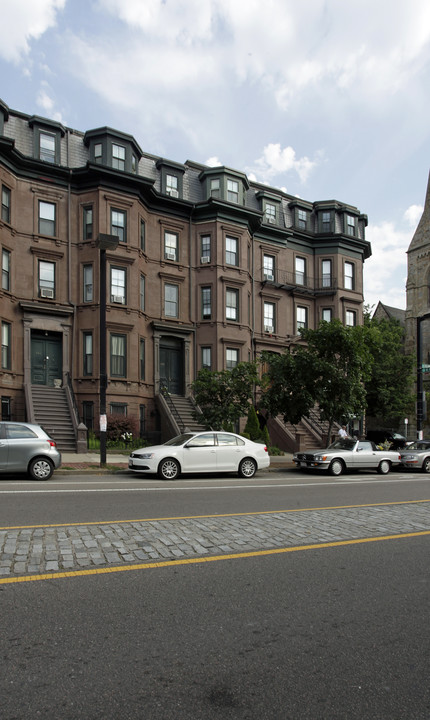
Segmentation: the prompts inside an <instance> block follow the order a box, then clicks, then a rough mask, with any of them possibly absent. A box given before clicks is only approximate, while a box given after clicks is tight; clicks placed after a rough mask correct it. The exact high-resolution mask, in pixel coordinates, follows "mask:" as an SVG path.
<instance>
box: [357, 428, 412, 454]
mask: <svg viewBox="0 0 430 720" xmlns="http://www.w3.org/2000/svg"><path fill="white" fill-rule="evenodd" d="M366 440H371V441H372V442H374V443H375V445H380V444H381V443H383V442H385V441H386V440H388V442H389V443H391V448H390V449H391V450H399V449H400V448H404V447H406V443H407V440H406V438H405V436H404V435H400V433H397V432H392V431H391V430H368V432H367V435H366Z"/></svg>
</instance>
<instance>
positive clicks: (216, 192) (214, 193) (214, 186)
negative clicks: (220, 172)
mask: <svg viewBox="0 0 430 720" xmlns="http://www.w3.org/2000/svg"><path fill="white" fill-rule="evenodd" d="M210 196H211V197H216V198H219V197H220V187H219V178H212V179H211V181H210Z"/></svg>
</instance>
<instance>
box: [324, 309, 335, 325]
mask: <svg viewBox="0 0 430 720" xmlns="http://www.w3.org/2000/svg"><path fill="white" fill-rule="evenodd" d="M321 319H322V320H324V321H325V322H331V321H332V319H333V310H332V309H331V308H323V311H322V313H321Z"/></svg>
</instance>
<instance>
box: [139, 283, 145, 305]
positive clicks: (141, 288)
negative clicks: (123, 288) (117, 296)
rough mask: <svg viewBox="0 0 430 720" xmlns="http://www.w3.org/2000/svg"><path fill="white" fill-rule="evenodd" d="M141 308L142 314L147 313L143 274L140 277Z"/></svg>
mask: <svg viewBox="0 0 430 720" xmlns="http://www.w3.org/2000/svg"><path fill="white" fill-rule="evenodd" d="M139 307H140V309H141V311H142V312H145V275H142V274H141V276H140V287H139Z"/></svg>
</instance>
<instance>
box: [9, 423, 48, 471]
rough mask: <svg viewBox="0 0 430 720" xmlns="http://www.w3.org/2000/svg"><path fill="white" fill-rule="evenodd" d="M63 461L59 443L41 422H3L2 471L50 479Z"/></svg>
mask: <svg viewBox="0 0 430 720" xmlns="http://www.w3.org/2000/svg"><path fill="white" fill-rule="evenodd" d="M60 465H61V454H60V452H59V451H58V450H57V444H56V442H55V441H54V440H52V439H51V438H50V437H49V435H47V433H46V432H45V431H44V430H42V428H41V427H40V426H39V425H32V424H31V423H20V422H0V473H2V474H4V473H7V474H9V473H28V474H29V475H30V477H31V478H32V479H33V480H49V478H50V477H51V475H52V473H53V472H54V470H55V468H58V467H60Z"/></svg>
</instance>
